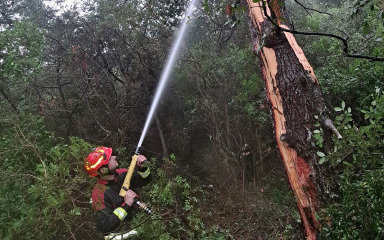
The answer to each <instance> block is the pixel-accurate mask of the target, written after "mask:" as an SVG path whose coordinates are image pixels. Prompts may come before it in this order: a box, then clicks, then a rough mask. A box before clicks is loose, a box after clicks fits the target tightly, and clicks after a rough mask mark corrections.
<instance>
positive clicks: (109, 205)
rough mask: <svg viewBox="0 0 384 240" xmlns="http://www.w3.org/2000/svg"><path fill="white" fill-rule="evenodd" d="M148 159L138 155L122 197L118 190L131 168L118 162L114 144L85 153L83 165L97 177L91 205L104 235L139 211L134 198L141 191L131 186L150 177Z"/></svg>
mask: <svg viewBox="0 0 384 240" xmlns="http://www.w3.org/2000/svg"><path fill="white" fill-rule="evenodd" d="M146 160H147V159H146V158H145V156H143V155H139V156H138V157H137V168H136V169H135V171H134V173H133V175H132V179H131V184H130V189H129V190H128V191H127V193H126V195H125V196H124V197H121V196H120V195H119V192H120V189H121V187H122V185H123V182H124V179H125V176H126V174H127V171H128V170H127V169H125V168H117V167H118V165H119V164H118V162H117V158H116V156H114V155H112V148H107V147H97V148H95V149H93V150H92V152H91V153H89V155H88V156H87V157H86V159H85V161H84V169H85V170H86V171H87V173H88V174H89V176H90V177H97V178H98V181H97V183H96V185H95V187H94V189H93V192H92V206H93V208H94V209H95V211H96V212H97V220H96V226H97V228H98V230H99V231H100V232H102V233H103V234H104V235H107V234H109V233H111V232H115V231H117V230H118V229H119V227H120V225H121V222H123V221H124V222H129V221H130V220H132V218H133V216H134V214H135V213H136V208H135V206H134V201H135V199H137V198H138V195H137V194H136V193H135V192H134V191H133V190H131V189H132V188H133V189H135V188H137V187H141V186H144V185H146V184H147V183H148V182H149V181H150V178H151V175H150V169H149V167H144V166H143V163H144V162H145V161H146Z"/></svg>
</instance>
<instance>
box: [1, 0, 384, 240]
mask: <svg viewBox="0 0 384 240" xmlns="http://www.w3.org/2000/svg"><path fill="white" fill-rule="evenodd" d="M188 3H189V1H186V0H159V1H153V0H146V1H143V0H129V1H128V0H125V1H123V0H87V1H77V2H76V1H74V2H72V1H68V0H67V1H65V0H2V1H1V2H0V107H1V112H2V114H1V116H0V154H1V156H2V159H1V161H0V169H1V170H0V171H1V174H0V176H1V178H0V179H1V185H0V191H1V196H0V210H1V211H0V239H77V240H79V239H103V235H102V234H101V233H99V232H98V231H97V229H96V226H95V219H96V215H95V212H94V211H93V209H92V206H91V204H90V197H91V193H92V189H93V186H94V184H95V179H94V178H90V177H89V176H88V175H87V174H86V172H85V170H84V168H83V162H84V158H85V157H86V156H87V153H89V152H90V150H91V149H92V148H93V147H95V146H108V147H112V148H113V149H114V153H115V154H116V155H117V156H118V159H119V164H120V167H125V168H128V166H129V164H130V161H131V157H132V155H133V154H134V152H135V149H136V147H137V144H138V141H139V139H140V136H141V134H142V129H143V126H144V123H145V121H146V119H147V115H148V110H149V109H150V106H151V102H152V99H153V96H154V94H155V91H156V89H157V85H158V83H159V80H160V77H161V74H162V71H163V68H164V65H165V64H166V60H167V57H168V54H169V51H170V49H171V47H172V42H173V40H174V38H175V36H176V34H177V32H178V29H179V24H180V23H181V21H182V19H183V18H184V17H187V18H188V22H187V25H188V31H187V34H186V37H185V38H184V41H183V44H182V47H181V49H180V52H179V54H178V58H177V61H176V63H175V64H174V66H172V74H171V76H170V79H169V83H168V85H167V86H166V88H165V92H164V94H163V96H162V98H161V101H160V104H159V105H158V108H157V111H156V115H155V117H154V119H153V121H152V124H151V126H150V128H149V131H148V133H147V134H146V137H145V140H144V142H143V144H142V146H141V148H140V153H141V154H143V155H145V156H146V157H147V158H148V159H149V160H150V161H149V162H150V163H149V164H150V166H151V168H152V175H153V179H152V182H151V183H150V184H149V185H147V186H145V187H143V188H142V189H140V192H139V194H140V199H141V200H142V201H145V202H146V203H147V204H148V205H150V206H151V208H152V209H153V212H154V215H153V216H147V215H146V214H145V213H140V214H138V215H136V217H135V218H134V219H133V221H132V223H131V228H135V229H136V230H137V232H138V239H207V240H208V239H212V240H213V239H255V240H262V239H377V240H379V239H384V221H383V219H384V126H383V123H384V45H383V41H384V40H383V39H384V2H383V1H382V0H365V1H357V0H334V1H320V0H293V1H292V0H286V1H282V0H271V1H262V0H248V1H240V0H234V1H218V0H202V1H201V2H199V3H197V4H196V5H195V7H194V11H193V14H191V15H190V16H184V12H185V9H186V8H187V5H188ZM252 4H259V5H257V6H259V9H261V11H260V13H261V14H265V16H268V19H266V20H265V21H264V23H265V25H263V24H264V23H263V24H261V25H262V27H260V29H262V28H263V27H265V26H267V28H265V31H270V32H273V34H274V35H273V34H272V36H281V37H283V38H284V39H285V37H284V36H288V35H283V33H287V31H288V30H286V29H283V28H281V27H279V26H282V25H284V26H285V25H287V26H289V29H290V30H289V31H290V32H288V33H287V34H291V33H292V34H293V36H294V37H295V39H296V41H297V43H298V44H299V45H300V46H301V48H302V52H303V53H304V54H305V56H306V58H307V60H308V62H309V63H310V64H311V66H312V68H313V71H314V73H315V74H316V79H317V80H316V81H318V82H317V83H316V84H317V85H316V87H312V85H311V84H309V83H308V81H307V80H306V79H307V76H305V77H303V78H298V80H297V81H299V83H300V84H301V85H300V86H304V87H307V88H311V91H313V92H316V93H317V95H316V94H315V95H313V97H311V95H310V96H309V97H308V98H306V99H305V101H306V103H308V101H312V100H313V101H317V102H315V103H314V104H313V105H316V106H319V105H320V103H321V106H320V107H318V109H320V108H321V109H322V110H321V111H319V112H318V113H311V114H303V115H305V116H302V118H303V121H304V120H305V122H298V121H296V122H294V123H290V122H289V120H291V119H290V118H291V117H290V115H289V114H290V113H291V112H294V111H295V110H294V109H295V108H297V107H299V108H300V106H301V105H300V104H301V103H300V101H297V100H295V99H294V98H293V96H299V97H300V96H301V95H300V94H301V91H302V90H301V89H302V88H294V89H292V88H291V89H285V88H284V85H283V87H281V88H279V89H277V91H280V93H281V97H282V98H283V101H284V113H285V114H286V115H285V116H286V120H287V121H286V122H283V123H282V124H283V125H284V124H286V127H287V129H288V130H290V129H293V130H294V131H296V130H295V129H299V128H298V127H296V126H301V127H302V128H301V129H306V130H305V132H306V133H305V134H306V135H305V136H306V137H305V138H304V140H303V141H305V142H307V143H308V144H309V148H308V149H309V150H308V151H307V150H306V149H304V148H302V147H301V146H302V145H300V144H301V143H300V142H298V141H296V142H295V141H294V140H290V139H292V136H295V133H291V132H290V131H288V130H287V132H286V134H284V135H279V137H277V134H276V133H277V131H278V130H277V129H278V126H277V125H278V124H280V122H278V121H277V120H276V112H279V111H280V110H279V109H277V108H276V107H275V105H274V103H273V100H272V99H271V98H270V94H269V93H270V90H269V88H268V84H267V82H268V81H267V79H266V77H268V71H267V70H266V68H268V62H267V61H264V60H263V59H264V58H263V56H266V55H267V54H266V51H267V50H268V49H269V48H270V49H272V48H273V49H275V50H276V49H278V48H279V49H281V48H282V47H281V46H283V45H278V44H277V43H276V41H278V40H276V39H273V38H271V37H270V35H269V34H260V33H256V32H255V26H253V25H254V23H255V21H254V20H252V19H253V18H252V11H254V10H255V7H254V6H253V5H252ZM276 9H278V10H279V11H275V10H276ZM280 14H281V15H280ZM267 22H269V23H267ZM268 24H269V25H268ZM279 24H280V25H279ZM259 26H260V25H259ZM268 26H269V27H268ZM274 41H275V42H274ZM285 42H286V40H285ZM276 52H277V50H276ZM281 53H284V49H281ZM276 56H278V57H279V59H278V66H279V68H278V69H279V71H278V74H279V73H280V72H284V71H286V73H285V74H288V75H289V74H290V70H289V69H290V68H289V67H290V66H293V61H292V60H291V59H292V56H291V55H290V56H288V55H284V54H277V55H276ZM295 61H296V62H298V61H297V59H296V60H295ZM269 63H271V62H269ZM301 63H302V62H301ZM311 74H312V73H311V72H309V71H308V75H311ZM279 76H281V75H279ZM303 79H304V80H303ZM282 81H283V82H284V78H283V80H282ZM300 81H301V82H300ZM287 86H288V84H287V85H286V86H285V87H286V88H287ZM313 89H315V90H313ZM274 91H275V92H276V87H274ZM288 92H291V93H293V94H292V95H289V94H288ZM285 94H286V95H285ZM319 96H321V98H320V97H319ZM291 97H292V99H291ZM284 98H285V99H284ZM288 103H290V104H288ZM324 116H326V117H327V118H326V120H324V119H325V117H324ZM325 123H331V125H332V126H333V127H334V131H333V132H334V133H336V134H333V133H332V131H329V129H328V128H327V127H325V126H324V125H326V124H325ZM297 131H299V130H297ZM283 137H284V139H283ZM286 138H288V140H287V139H286ZM281 142H284V144H288V145H289V146H292V147H293V148H295V149H296V150H297V154H299V155H300V156H302V157H303V158H304V159H306V157H308V156H309V158H311V169H312V170H315V172H316V174H313V175H312V173H311V174H309V175H310V178H311V179H312V178H313V179H312V180H313V181H314V182H315V183H316V192H315V193H313V194H312V192H311V191H312V190H311V189H310V187H308V186H304V187H303V188H302V191H303V192H304V194H310V195H311V197H313V198H310V199H316V201H317V202H316V211H312V210H313V209H312V208H311V210H308V211H312V212H311V214H312V215H311V216H313V219H312V220H311V221H312V223H311V224H312V225H310V224H309V225H310V226H309V227H308V223H307V220H306V219H305V214H308V213H307V210H300V209H301V208H300V206H301V205H302V203H301V200H300V198H299V197H298V194H297V191H295V185H294V184H293V183H292V180H291V177H290V173H289V171H287V166H286V165H284V161H283V160H284V159H285V157H284V154H283V153H282V152H281V147H279V144H281ZM300 159H301V158H300ZM312 167H313V168H312ZM300 176H301V175H300ZM299 180H300V181H301V180H302V181H304V180H303V179H299ZM312 195H316V198H315V197H314V196H312ZM310 201H311V200H310ZM311 204H314V203H313V202H311ZM306 224H307V225H306ZM309 228H310V230H308V229H309ZM309 232H312V233H314V234H315V235H313V236H310V234H309Z"/></svg>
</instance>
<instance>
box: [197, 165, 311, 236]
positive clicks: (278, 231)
mask: <svg viewBox="0 0 384 240" xmlns="http://www.w3.org/2000/svg"><path fill="white" fill-rule="evenodd" d="M255 182H256V181H252V180H248V181H247V180H245V181H244V184H243V181H241V182H240V183H235V182H232V183H230V184H228V183H226V184H221V185H217V186H215V185H210V187H208V188H206V189H205V192H206V203H205V204H204V206H202V209H201V210H202V212H203V215H204V217H203V221H204V223H206V224H207V225H210V226H218V227H219V229H223V230H229V233H230V234H231V235H232V237H233V238H234V239H237V240H243V239H244V240H248V239H249V240H253V239H255V240H267V239H274V240H276V239H304V236H303V233H302V229H301V220H300V216H299V213H298V211H297V209H296V202H295V200H294V197H293V194H292V192H291V190H290V188H289V184H288V182H287V179H286V176H285V172H283V171H282V169H278V170H276V169H275V170H273V171H270V172H269V175H265V176H264V178H262V183H261V181H258V182H259V183H258V184H256V183H255ZM224 186H225V187H224Z"/></svg>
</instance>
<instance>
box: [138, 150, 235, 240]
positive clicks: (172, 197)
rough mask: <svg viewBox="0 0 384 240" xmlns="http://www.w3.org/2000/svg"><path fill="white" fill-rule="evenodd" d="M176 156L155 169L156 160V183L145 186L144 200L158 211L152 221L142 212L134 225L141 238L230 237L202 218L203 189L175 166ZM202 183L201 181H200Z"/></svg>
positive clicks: (154, 161)
mask: <svg viewBox="0 0 384 240" xmlns="http://www.w3.org/2000/svg"><path fill="white" fill-rule="evenodd" d="M174 162H175V156H174V155H171V156H170V158H169V159H167V158H164V159H163V164H162V166H163V167H161V168H157V169H156V168H155V165H156V160H155V159H152V160H151V164H152V168H155V169H154V170H153V171H152V174H155V176H154V182H153V183H152V184H150V185H148V186H146V187H144V189H143V193H142V194H140V195H141V197H142V199H145V201H148V202H149V203H150V205H151V207H152V209H153V211H154V213H155V215H154V216H153V217H152V219H150V220H149V222H146V224H144V225H140V223H141V222H143V221H145V220H148V219H147V216H146V215H145V214H144V213H141V214H139V215H138V216H137V217H136V218H135V219H134V220H133V221H132V224H131V226H136V225H139V226H138V227H136V228H135V229H136V230H137V231H138V232H139V237H140V238H141V239H167V240H168V239H204V240H216V239H228V238H230V235H229V233H228V231H226V230H223V229H219V228H218V227H217V226H213V227H211V228H209V227H207V226H206V225H205V224H204V223H203V220H202V213H201V212H200V207H199V206H202V204H203V202H204V201H203V192H202V191H201V190H200V189H201V188H200V187H197V186H196V187H194V186H192V185H191V183H190V181H187V179H185V178H184V177H182V176H181V174H180V173H178V172H177V169H176V166H175V163H174ZM197 184H198V185H200V184H199V183H197ZM198 198H199V200H198Z"/></svg>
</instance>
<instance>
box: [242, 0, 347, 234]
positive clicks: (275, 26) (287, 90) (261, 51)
mask: <svg viewBox="0 0 384 240" xmlns="http://www.w3.org/2000/svg"><path fill="white" fill-rule="evenodd" d="M246 2H247V5H248V9H249V15H250V18H249V21H250V28H251V32H252V38H253V51H254V52H255V53H256V54H257V55H258V56H259V59H260V62H261V64H262V74H263V78H264V80H265V85H266V89H267V95H268V99H269V101H270V104H271V110H272V113H273V119H274V125H275V136H276V141H277V145H278V148H279V151H280V154H281V157H282V160H283V162H284V165H285V168H286V171H287V175H288V179H289V182H290V184H291V188H292V190H293V192H294V195H295V197H296V200H297V205H298V209H299V212H300V215H301V218H302V222H303V226H304V229H305V233H306V236H307V239H311V240H312V239H316V234H317V230H318V222H317V220H316V212H317V211H318V209H319V201H318V199H319V196H320V195H321V194H320V193H321V177H320V175H321V174H320V171H319V168H318V165H317V162H318V156H317V153H316V152H317V148H316V144H315V139H314V138H313V131H314V130H315V124H316V121H317V120H316V119H315V115H317V116H319V119H320V121H321V123H322V127H323V129H324V133H325V134H326V135H328V136H329V135H330V134H331V132H332V131H335V130H336V128H334V126H333V124H332V121H331V120H329V118H328V117H327V113H326V107H325V105H324V100H323V96H322V92H321V89H320V86H319V82H318V80H317V78H316V76H315V74H314V72H313V69H312V67H311V65H310V64H309V63H308V61H307V59H306V57H305V55H304V53H303V51H302V49H301V47H300V46H299V45H298V44H297V42H296V40H295V38H294V36H293V35H292V33H290V32H288V31H285V30H284V29H286V30H289V26H287V25H286V24H285V23H282V21H281V19H287V16H285V15H284V11H283V9H282V8H281V7H279V4H278V1H260V0H258V1H255V0H247V1H246ZM272 21H273V22H272ZM283 30H284V31H283ZM336 132H337V130H336ZM337 134H338V133H337ZM338 137H339V138H340V137H341V136H340V134H339V135H338ZM325 139H327V136H326V137H325ZM328 139H330V138H329V137H328Z"/></svg>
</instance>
